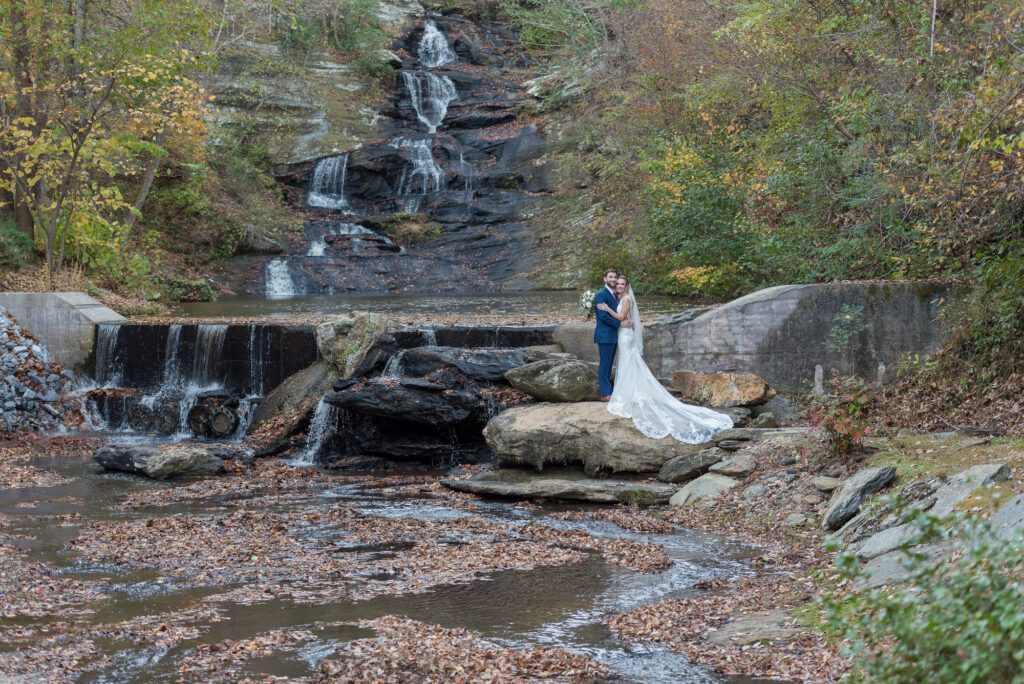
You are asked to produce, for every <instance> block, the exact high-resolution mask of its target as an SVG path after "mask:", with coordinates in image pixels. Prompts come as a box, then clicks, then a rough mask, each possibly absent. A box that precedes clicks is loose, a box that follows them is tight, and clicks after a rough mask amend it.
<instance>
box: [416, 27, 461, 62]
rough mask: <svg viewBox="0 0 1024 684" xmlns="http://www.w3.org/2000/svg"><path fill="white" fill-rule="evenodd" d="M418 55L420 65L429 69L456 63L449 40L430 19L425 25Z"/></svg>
mask: <svg viewBox="0 0 1024 684" xmlns="http://www.w3.org/2000/svg"><path fill="white" fill-rule="evenodd" d="M417 53H418V54H417V56H418V57H419V58H420V64H422V65H423V66H425V67H428V68H432V67H439V66H443V65H445V64H448V63H449V62H454V61H455V53H454V52H452V48H451V46H449V45H448V39H447V38H445V37H444V34H443V33H441V32H440V31H439V30H438V29H437V26H436V25H435V24H434V22H433V21H432V20H430V19H427V20H426V21H425V22H424V23H423V38H422V39H420V46H419V49H418V50H417Z"/></svg>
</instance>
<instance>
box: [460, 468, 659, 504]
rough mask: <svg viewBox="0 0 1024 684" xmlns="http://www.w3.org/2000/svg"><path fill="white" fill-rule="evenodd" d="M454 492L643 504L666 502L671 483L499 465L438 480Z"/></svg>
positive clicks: (601, 502) (518, 497)
mask: <svg viewBox="0 0 1024 684" xmlns="http://www.w3.org/2000/svg"><path fill="white" fill-rule="evenodd" d="M441 483H442V484H443V485H445V486H446V487H448V488H450V489H454V490H455V491H457V492H468V493H470V494H478V495H481V496H497V497H505V498H513V499H558V500H566V501H588V502H590V503H600V504H614V503H631V504H640V505H646V506H653V505H660V504H665V503H667V502H668V500H669V497H670V496H672V493H673V492H675V488H674V487H672V486H671V485H666V484H657V483H651V482H633V481H630V480H614V479H605V478H601V479H591V478H589V477H583V476H581V475H580V474H573V473H566V472H553V473H530V472H524V471H522V470H506V469H499V470H493V471H490V472H486V473H482V474H480V475H478V476H476V477H473V478H470V479H467V480H442V482H441Z"/></svg>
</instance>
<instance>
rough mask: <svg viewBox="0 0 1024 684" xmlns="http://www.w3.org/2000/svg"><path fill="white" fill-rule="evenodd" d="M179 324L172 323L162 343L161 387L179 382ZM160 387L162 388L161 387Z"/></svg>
mask: <svg viewBox="0 0 1024 684" xmlns="http://www.w3.org/2000/svg"><path fill="white" fill-rule="evenodd" d="M180 347H181V325H180V324H178V323H174V324H172V325H171V327H170V328H168V329H167V342H166V343H165V344H164V384H163V388H166V387H168V386H174V385H180V384H181V355H180ZM163 388H162V389H163Z"/></svg>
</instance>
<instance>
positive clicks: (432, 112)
mask: <svg viewBox="0 0 1024 684" xmlns="http://www.w3.org/2000/svg"><path fill="white" fill-rule="evenodd" d="M402 79H403V80H404V81H405V88H406V90H408V91H409V99H410V100H412V108H413V109H414V110H415V111H416V118H417V119H419V120H420V122H421V123H422V124H423V125H424V126H426V127H427V131H429V132H430V133H435V132H436V131H437V127H438V126H440V125H441V122H442V121H443V120H444V117H445V115H447V114H448V105H449V104H450V103H451V101H452V100H455V99H458V97H459V94H458V93H457V92H456V90H455V84H454V83H452V80H451V79H450V78H448V77H447V76H445V75H444V74H440V75H439V74H432V73H430V72H417V71H403V72H402Z"/></svg>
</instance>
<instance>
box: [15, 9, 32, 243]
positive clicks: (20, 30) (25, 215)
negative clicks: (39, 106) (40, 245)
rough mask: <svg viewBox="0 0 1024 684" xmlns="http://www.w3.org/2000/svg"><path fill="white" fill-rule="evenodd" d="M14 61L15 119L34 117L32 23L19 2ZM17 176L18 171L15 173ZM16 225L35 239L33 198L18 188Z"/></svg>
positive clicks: (16, 192) (16, 10)
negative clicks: (30, 39) (29, 204)
mask: <svg viewBox="0 0 1024 684" xmlns="http://www.w3.org/2000/svg"><path fill="white" fill-rule="evenodd" d="M10 21H11V58H12V62H13V67H14V117H15V118H25V117H32V115H33V113H34V112H33V105H32V64H31V59H32V48H31V44H30V42H29V37H28V22H27V20H26V17H25V6H24V4H23V3H22V2H20V1H17V2H14V3H12V4H11V13H10ZM22 161H23V158H22V155H20V154H19V155H17V156H15V158H14V165H15V166H16V167H19V166H20V165H21V163H22ZM15 173H17V171H15ZM12 194H13V195H14V223H15V225H16V226H17V227H18V229H19V230H21V231H22V232H24V233H26V234H27V235H28V236H29V237H31V238H34V237H35V232H34V228H35V226H34V222H33V220H32V210H31V208H30V207H29V206H28V205H27V204H26V203H27V202H31V201H32V198H31V197H29V196H28V195H27V194H26V193H25V192H23V191H21V190H20V189H19V188H18V187H17V186H15V188H14V192H13V193H12Z"/></svg>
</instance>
